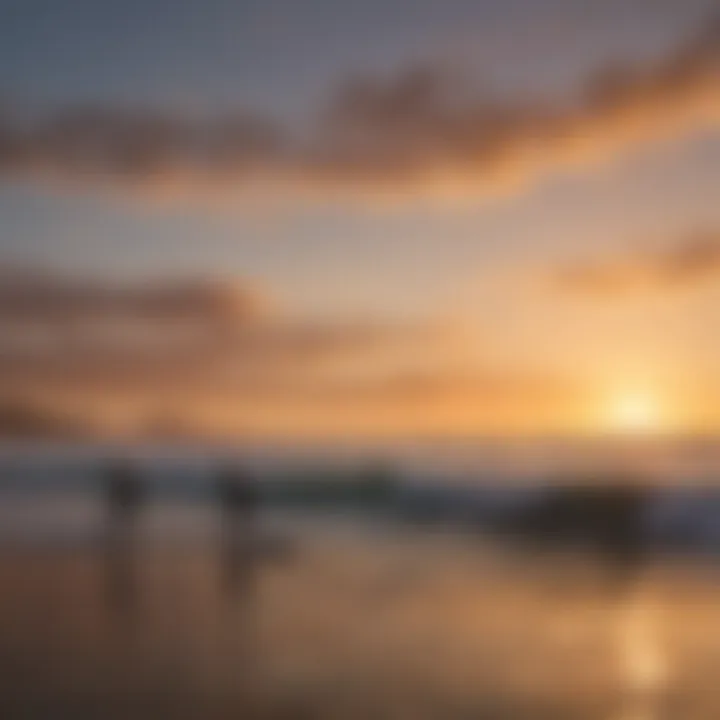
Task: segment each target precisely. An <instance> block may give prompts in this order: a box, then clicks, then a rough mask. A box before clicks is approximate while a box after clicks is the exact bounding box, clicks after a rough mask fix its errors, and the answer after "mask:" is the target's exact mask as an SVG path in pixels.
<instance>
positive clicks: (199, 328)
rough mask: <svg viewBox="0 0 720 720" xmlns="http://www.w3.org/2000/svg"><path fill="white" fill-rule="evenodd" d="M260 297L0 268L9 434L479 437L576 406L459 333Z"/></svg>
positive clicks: (207, 285) (1, 370) (546, 382)
mask: <svg viewBox="0 0 720 720" xmlns="http://www.w3.org/2000/svg"><path fill="white" fill-rule="evenodd" d="M257 296H258V293H257V291H256V290H250V289H249V288H246V287H245V286H244V284H243V283H242V282H235V283H231V284H222V285H217V286H216V285H215V284H213V283H211V282H200V281H194V282H185V281H172V282H165V283H160V282H158V283H155V284H152V285H151V284H143V285H139V284H136V283H127V284H121V283H115V284H112V285H100V284H98V283H96V282H88V281H86V280H84V279H81V278H80V279H79V278H75V279H69V278H61V277H58V276H54V275H50V274H35V275H32V276H29V275H28V276H26V280H25V281H24V282H23V281H22V280H21V278H20V277H19V276H18V275H17V274H10V275H7V276H3V275H0V301H1V302H0V308H1V309H0V338H2V340H1V341H0V400H1V401H3V402H0V409H2V408H3V407H5V408H6V411H5V413H4V415H3V414H2V413H0V421H2V422H0V434H2V433H5V434H10V433H12V432H13V427H14V428H15V430H14V432H15V433H19V432H20V433H22V434H29V433H31V432H32V431H33V428H34V429H36V430H37V432H38V434H43V433H47V432H49V431H52V432H53V433H56V434H57V433H59V432H61V431H62V430H63V428H64V427H65V425H64V424H63V422H62V419H63V418H67V428H68V429H69V430H68V432H69V431H70V430H72V432H73V433H75V432H76V431H77V428H84V429H85V430H86V431H89V429H92V428H94V429H96V430H98V431H102V432H123V433H127V432H131V433H137V432H140V433H143V432H146V431H148V426H151V430H152V432H157V431H158V428H160V427H163V428H164V429H165V430H167V429H168V428H176V429H177V428H179V427H181V428H183V432H185V433H190V434H203V433H209V434H213V433H215V434H217V433H227V434H233V433H235V434H242V433H247V432H262V433H271V434H273V433H280V434H306V433H321V434H322V433H324V434H343V433H348V434H352V433H354V432H360V433H363V434H378V433H379V434H383V433H388V432H392V433H402V432H405V433H407V432H414V431H417V432H420V431H426V432H430V431H433V432H442V433H447V432H456V431H458V430H459V431H468V432H469V431H472V430H473V429H477V428H478V427H482V428H484V429H486V430H488V429H490V428H496V429H501V428H505V429H507V428H510V427H513V428H516V427H518V426H519V425H523V424H525V425H527V424H532V423H538V424H540V425H542V424H543V423H546V421H547V418H548V417H549V416H551V415H552V414H553V413H554V412H555V411H556V410H557V408H558V407H565V408H566V407H567V406H568V403H569V402H570V401H571V400H572V398H573V397H574V396H573V394H572V393H571V392H570V390H569V388H568V385H567V383H564V382H560V381H558V380H557V379H556V378H548V377H545V376H543V375H538V374H535V373H533V372H532V371H530V370H528V371H524V372H518V371H511V370H508V369H503V368H499V369H498V368H490V367H485V366H483V364H482V362H480V363H479V364H478V362H474V361H471V357H472V356H471V354H470V348H468V346H467V342H468V340H467V338H466V336H465V335H464V334H463V333H458V332H456V330H455V329H454V328H452V327H445V326H439V325H437V324H432V323H427V324H425V323H417V324H407V325H390V324H382V323H376V322H367V321H344V322H327V321H323V322H315V321H312V320H304V321H299V320H294V319H293V320H291V319H290V318H288V317H286V316H285V315H283V313H282V311H281V310H279V311H276V312H273V313H269V312H266V311H265V310H264V308H265V306H266V301H264V300H263V302H258V301H257V299H256V298H257ZM263 297H264V294H263ZM3 403H4V404H3ZM158 418H160V419H161V420H162V422H160V421H159V420H158Z"/></svg>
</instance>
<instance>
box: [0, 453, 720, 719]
mask: <svg viewBox="0 0 720 720" xmlns="http://www.w3.org/2000/svg"><path fill="white" fill-rule="evenodd" d="M106 480H107V483H106V486H105V488H106V489H105V495H104V497H105V505H104V507H105V509H106V513H105V518H106V521H107V527H106V543H105V544H104V545H102V546H100V547H92V546H88V547H76V548H73V549H69V550H67V551H63V550H61V549H56V550H53V551H52V552H37V551H30V550H22V551H20V550H17V549H16V550H15V551H10V550H9V549H7V548H6V549H3V550H2V551H0V586H2V588H3V593H2V594H0V639H2V642H1V643H0V694H1V695H2V698H3V700H4V701H6V702H5V703H4V704H5V705H6V706H8V707H11V708H12V709H13V713H11V714H10V715H8V717H10V718H14V717H20V718H23V720H24V719H25V718H27V719H28V720H46V719H47V720H51V719H52V720H54V719H55V718H57V717H72V718H78V719H79V720H85V719H86V718H87V719H90V718H102V719H103V720H107V719H111V720H112V719H113V718H118V719H119V718H130V717H131V718H134V719H136V718H137V719H138V720H145V719H146V718H147V719H148V720H150V719H151V718H152V720H164V719H165V718H168V719H170V720H173V719H175V718H178V720H185V719H187V720H208V719H210V720H213V719H214V718H218V719H221V718H223V719H224V718H238V717H242V718H249V719H250V720H252V719H253V718H301V717H302V718H318V719H321V718H325V719H328V720H346V719H347V720H353V719H355V718H357V719H358V720H361V719H362V718H369V717H373V718H387V719H388V720H395V719H397V720H405V719H406V718H413V719H414V718H418V719H419V720H435V719H437V720H440V719H442V720H446V719H448V720H454V719H455V718H458V720H459V719H460V718H468V717H472V718H479V719H480V720H484V719H485V718H487V720H491V719H494V718H507V720H670V719H671V718H676V717H677V718H683V720H714V718H716V717H718V716H720V715H719V714H718V711H720V707H718V705H719V704H720V702H719V701H720V698H718V696H717V692H716V687H715V681H714V679H713V678H712V667H713V663H712V658H713V653H714V652H716V651H717V648H714V647H713V645H712V638H711V634H710V635H709V634H708V632H707V628H709V627H712V626H713V625H714V624H716V623H717V621H718V620H720V611H718V610H717V609H716V603H714V602H713V598H714V597H716V595H715V592H716V590H715V587H716V586H715V582H714V580H713V578H712V577H711V576H710V575H709V574H708V573H707V572H706V571H703V570H701V569H699V568H698V569H692V568H690V567H689V566H683V565H673V564H672V563H670V562H664V561H663V562H661V561H660V559H659V558H656V557H655V558H654V557H651V556H650V555H648V554H647V553H646V552H645V548H644V547H641V545H640V544H639V542H638V538H639V537H640V533H639V531H638V527H639V523H640V521H641V514H642V513H641V512H640V508H641V507H642V503H641V502H639V500H638V498H640V495H636V494H633V493H629V494H627V495H623V494H622V493H619V492H616V491H613V492H612V493H611V494H610V496H609V497H608V498H606V499H605V500H604V501H602V502H601V499H602V498H600V496H598V495H597V494H595V495H592V496H589V495H587V494H582V493H580V494H579V495H578V493H575V492H570V493H569V494H566V495H565V497H564V498H563V497H561V496H559V495H557V496H555V499H554V500H553V501H552V502H550V503H548V504H544V505H542V506H541V507H540V509H536V510H535V511H534V513H535V515H533V516H532V517H531V515H525V516H524V517H523V518H522V523H520V522H519V520H518V521H517V525H516V528H515V530H516V531H517V532H519V529H518V528H520V527H521V525H522V527H523V528H524V529H523V532H525V533H526V535H527V537H530V536H531V535H534V536H535V537H537V538H539V537H540V536H541V534H542V533H543V532H545V529H544V528H546V527H551V528H552V529H553V532H555V533H556V534H557V535H559V534H561V533H565V534H566V540H564V541H561V540H560V538H559V536H556V537H555V542H556V544H557V543H558V542H559V543H560V545H561V546H562V548H565V549H567V548H573V549H577V550H578V552H571V553H568V554H563V553H559V554H554V555H553V554H549V553H548V554H545V553H538V552H537V550H535V551H534V552H532V553H530V552H526V551H525V548H520V549H518V548H517V546H512V549H510V548H511V546H510V545H509V544H506V543H504V542H502V541H501V542H498V541H493V542H489V541H487V540H486V539H483V538H482V537H480V536H478V535H474V534H469V533H461V532H446V533H439V532H428V531H427V530H426V529H419V528H414V527H410V526H403V525H399V524H392V523H384V524H383V523H367V522H362V521H359V520H357V519H356V520H353V519H352V518H350V517H349V516H337V517H334V518H332V517H326V518H325V519H322V518H317V517H314V518H313V519H312V522H304V523H303V522H296V523H295V524H294V525H293V524H292V520H291V519H290V518H288V517H286V516H282V518H283V522H284V523H285V524H282V523H278V522H277V518H276V525H278V526H281V527H283V528H284V529H285V530H286V531H288V532H291V533H292V534H294V535H295V536H296V537H297V538H298V540H299V541H300V542H301V544H302V552H301V553H298V554H297V555H296V556H295V561H294V562H292V563H278V562H274V560H275V559H276V555H275V553H274V552H273V551H272V547H270V549H268V542H267V540H266V539H263V537H264V536H263V533H262V532H261V527H260V525H261V523H260V517H259V513H260V501H259V497H258V494H257V486H256V483H255V480H254V478H253V477H252V476H250V475H248V474H247V473H246V471H243V470H242V469H240V468H237V467H234V468H226V469H225V470H224V471H223V472H222V473H221V474H220V475H219V476H217V477H216V485H215V488H216V494H215V500H216V501H215V503H214V505H213V506H212V507H211V508H208V510H209V515H208V517H209V518H211V519H212V523H213V527H214V529H215V530H216V531H217V532H213V533H210V534H209V535H208V536H207V537H205V538H204V539H199V538H196V539H195V540H194V541H193V542H191V543H180V544H170V545H165V544H163V543H158V542H156V540H154V539H153V537H152V535H151V534H146V533H143V532H140V530H141V529H144V528H145V523H146V520H149V519H151V516H152V513H153V511H154V510H155V508H154V507H150V506H149V503H147V502H146V492H145V490H144V485H143V484H142V482H138V480H139V478H138V476H137V475H136V473H135V472H134V470H133V469H132V468H130V467H129V466H127V465H113V466H112V468H111V471H108V474H107V477H106ZM578 497H579V498H580V499H578ZM570 507H571V508H572V509H573V517H574V518H575V519H574V520H573V522H572V523H570V521H569V520H567V521H563V522H560V519H561V518H563V517H566V516H568V508H570ZM583 508H584V509H583ZM591 508H592V511H591V510H590V509H591ZM266 513H269V510H267V509H266V508H264V507H263V516H262V520H263V523H262V524H263V525H265V519H266ZM548 518H552V519H553V523H549V525H548V524H547V523H548ZM141 520H142V522H141ZM565 522H567V524H566V525H564V523H565ZM141 526H142V527H141ZM563 527H565V529H564V530H563ZM530 528H532V533H531V532H530ZM580 529H582V533H581V535H582V539H583V540H584V542H583V543H581V544H580V545H577V547H576V546H575V545H574V544H573V543H570V541H569V539H567V538H570V537H573V538H574V537H576V535H577V533H579V532H580ZM218 538H219V542H218ZM591 541H592V542H591ZM538 542H540V541H539V540H538ZM540 544H541V543H540ZM271 545H272V544H271ZM532 545H533V546H534V547H537V546H538V544H537V543H533V544H532ZM591 548H595V550H599V552H593V553H590V552H588V550H589V549H591ZM98 569H100V570H101V573H102V574H101V575H100V577H101V578H104V582H105V583H106V584H105V585H104V586H103V585H102V584H100V585H98V574H97V572H98ZM99 587H100V588H101V589H102V588H104V591H103V592H100V593H99V592H98V588H99ZM108 604H109V605H108ZM108 606H109V608H110V609H111V612H110V613H108V612H107V610H108ZM659 608H662V614H660V613H659ZM118 609H122V612H120V613H118V612H117V610H118ZM140 610H141V612H140ZM128 617H131V618H134V619H135V620H137V621H138V622H135V623H134V626H135V628H136V629H139V630H140V632H133V633H126V632H125V629H126V628H127V627H128V625H127V622H126V618H128ZM108 618H109V619H110V621H109V622H108ZM661 620H662V622H661ZM140 621H141V622H140ZM661 640H662V645H661V644H660V642H661ZM670 659H672V666H673V676H672V697H670V694H669V691H668V683H669V680H670V676H669V664H670ZM681 669H682V673H681V672H680V670H681ZM670 703H672V708H673V712H672V713H670ZM678 709H679V710H678ZM663 713H665V714H663Z"/></svg>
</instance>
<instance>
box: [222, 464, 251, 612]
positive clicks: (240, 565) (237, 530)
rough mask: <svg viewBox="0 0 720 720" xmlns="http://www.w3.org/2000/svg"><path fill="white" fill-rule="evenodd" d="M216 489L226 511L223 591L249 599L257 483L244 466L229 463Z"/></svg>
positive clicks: (224, 512) (234, 596)
mask: <svg viewBox="0 0 720 720" xmlns="http://www.w3.org/2000/svg"><path fill="white" fill-rule="evenodd" d="M216 491H217V496H218V500H219V503H220V508H221V512H222V528H221V531H222V548H221V556H222V567H223V591H224V593H225V595H226V597H228V598H230V599H233V598H238V597H240V598H247V596H248V594H249V593H250V592H251V590H252V588H253V585H254V581H255V573H256V567H255V566H256V558H255V555H256V552H257V547H255V545H256V539H257V526H256V521H257V512H258V507H259V500H260V498H259V493H258V489H257V485H256V482H255V480H254V478H253V477H252V476H251V475H249V474H248V473H247V472H246V471H245V470H243V469H242V468H240V467H237V466H228V467H226V468H224V469H223V470H222V471H221V472H220V473H219V475H218V478H217V481H216Z"/></svg>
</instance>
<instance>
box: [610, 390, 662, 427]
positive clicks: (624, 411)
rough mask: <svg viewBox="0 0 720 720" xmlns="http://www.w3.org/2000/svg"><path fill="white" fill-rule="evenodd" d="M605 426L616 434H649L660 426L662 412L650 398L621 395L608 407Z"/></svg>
mask: <svg viewBox="0 0 720 720" xmlns="http://www.w3.org/2000/svg"><path fill="white" fill-rule="evenodd" d="M607 424H608V425H609V427H610V429H611V430H614V431H616V432H625V433H628V432H650V431H653V430H658V429H659V428H660V426H661V425H662V412H661V410H660V408H659V406H658V404H657V402H656V401H655V400H654V399H653V398H652V397H649V396H647V395H641V394H627V395H621V396H618V397H617V398H615V399H614V400H613V402H612V404H611V405H610V408H609V411H608V417H607Z"/></svg>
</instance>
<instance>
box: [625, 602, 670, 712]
mask: <svg viewBox="0 0 720 720" xmlns="http://www.w3.org/2000/svg"><path fill="white" fill-rule="evenodd" d="M618 630H619V638H618V645H619V662H620V669H621V672H622V675H623V677H624V683H625V687H624V692H625V693H626V694H627V696H626V703H625V704H624V708H623V710H622V712H621V713H620V715H619V717H618V720H656V719H657V718H658V714H659V704H660V701H661V698H662V694H663V691H664V689H665V686H666V684H667V680H668V667H667V658H666V657H665V653H664V652H663V649H662V647H661V643H660V637H659V635H660V633H659V630H660V618H659V617H658V609H657V607H655V606H654V605H653V604H652V603H650V602H648V601H647V600H646V599H643V598H641V597H636V598H634V599H630V600H629V601H628V603H627V604H626V605H625V606H624V607H622V608H621V611H620V618H619V626H618Z"/></svg>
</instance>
